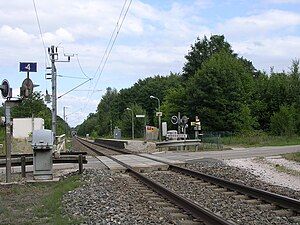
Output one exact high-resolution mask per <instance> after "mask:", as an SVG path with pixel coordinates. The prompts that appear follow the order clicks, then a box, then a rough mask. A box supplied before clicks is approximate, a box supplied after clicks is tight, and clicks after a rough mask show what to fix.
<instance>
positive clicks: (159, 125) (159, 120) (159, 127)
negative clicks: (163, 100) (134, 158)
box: [157, 98, 161, 141]
mask: <svg viewBox="0 0 300 225" xmlns="http://www.w3.org/2000/svg"><path fill="white" fill-rule="evenodd" d="M157 101H158V112H159V115H158V123H159V124H158V129H159V141H161V114H160V113H161V112H160V100H159V98H157Z"/></svg>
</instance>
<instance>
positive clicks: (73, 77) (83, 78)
mask: <svg viewBox="0 0 300 225" xmlns="http://www.w3.org/2000/svg"><path fill="white" fill-rule="evenodd" d="M56 76H58V77H65V78H72V79H82V80H86V79H91V78H89V77H87V78H85V77H75V76H66V75H56Z"/></svg>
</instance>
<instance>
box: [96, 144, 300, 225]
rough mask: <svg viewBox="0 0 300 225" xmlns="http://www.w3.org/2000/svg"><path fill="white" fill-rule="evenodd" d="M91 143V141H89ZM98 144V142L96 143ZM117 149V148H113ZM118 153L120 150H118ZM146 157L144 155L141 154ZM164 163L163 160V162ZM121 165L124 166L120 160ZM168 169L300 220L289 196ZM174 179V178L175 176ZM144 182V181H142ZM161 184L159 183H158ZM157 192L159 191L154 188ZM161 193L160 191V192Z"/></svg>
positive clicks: (299, 207) (299, 209)
mask: <svg viewBox="0 0 300 225" xmlns="http://www.w3.org/2000/svg"><path fill="white" fill-rule="evenodd" d="M91 144H93V143H91ZM98 146H99V144H98ZM115 151H117V149H115ZM119 153H120V152H119ZM127 154H128V153H127ZM143 157H146V156H143ZM146 158H149V159H152V160H155V161H158V162H163V161H160V160H157V159H153V158H151V157H146ZM163 163H165V162H163ZM120 164H122V165H123V166H125V167H126V165H124V164H123V163H122V162H120ZM169 170H170V171H172V173H174V174H176V173H177V174H178V173H179V174H181V175H184V176H186V180H187V181H188V180H189V181H191V179H194V180H196V181H194V182H195V183H197V184H198V185H201V186H208V187H209V188H212V189H213V190H215V191H217V192H222V193H224V195H226V196H228V195H230V196H233V198H235V199H242V200H243V202H245V203H248V204H257V205H258V207H259V208H261V209H269V210H273V212H274V213H276V215H279V216H290V217H293V218H294V220H295V221H300V201H299V200H296V199H293V198H289V197H287V196H283V195H279V194H275V193H271V192H268V191H264V190H260V189H257V188H252V187H249V186H245V185H242V184H238V183H235V182H232V181H228V180H225V179H221V178H217V177H214V176H211V175H207V174H203V173H200V172H196V171H192V170H189V169H186V168H182V167H179V166H175V165H171V164H169ZM171 179H172V178H171ZM175 179H176V178H175ZM144 183H146V182H144ZM160 186H161V185H160ZM156 191H157V192H158V193H159V191H158V190H156ZM160 194H161V193H160Z"/></svg>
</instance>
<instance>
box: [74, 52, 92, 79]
mask: <svg viewBox="0 0 300 225" xmlns="http://www.w3.org/2000/svg"><path fill="white" fill-rule="evenodd" d="M76 59H77V63H78V65H79V68H80V70H81V73H82V74H83V75H84V76H86V77H87V78H90V77H88V75H86V73H85V72H84V71H83V69H82V66H81V63H80V61H79V58H78V54H76Z"/></svg>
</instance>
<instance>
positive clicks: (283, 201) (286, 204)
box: [169, 165, 300, 213]
mask: <svg viewBox="0 0 300 225" xmlns="http://www.w3.org/2000/svg"><path fill="white" fill-rule="evenodd" d="M169 168H170V170H172V171H175V172H179V173H182V174H185V175H188V176H193V177H195V178H198V179H202V180H205V181H207V182H210V183H213V184H216V185H218V186H221V187H224V188H227V189H230V190H232V191H237V192H239V193H242V194H244V195H248V196H251V197H254V198H258V199H262V200H264V201H266V202H268V203H276V204H277V205H279V206H281V207H283V208H288V209H292V210H294V211H296V212H298V213H299V212H300V201H299V200H297V199H294V198H290V197H287V196H283V195H279V194H275V193H271V192H268V191H264V190H261V189H257V188H253V187H249V186H246V185H243V184H239V183H236V182H232V181H228V180H224V179H222V178H217V177H215V176H211V175H207V174H203V173H200V172H196V171H193V170H189V169H186V168H182V167H179V166H175V165H169Z"/></svg>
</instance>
